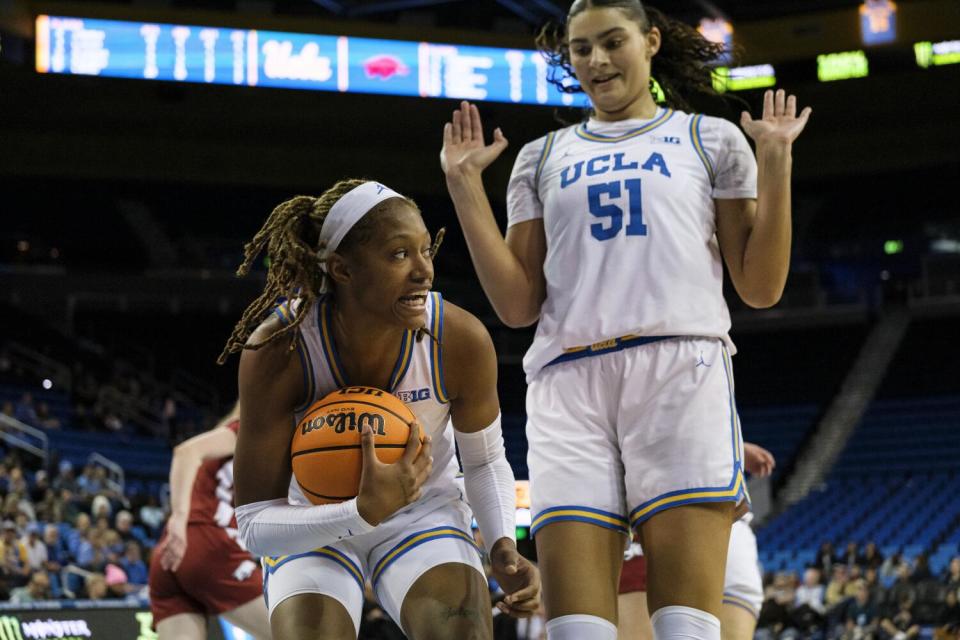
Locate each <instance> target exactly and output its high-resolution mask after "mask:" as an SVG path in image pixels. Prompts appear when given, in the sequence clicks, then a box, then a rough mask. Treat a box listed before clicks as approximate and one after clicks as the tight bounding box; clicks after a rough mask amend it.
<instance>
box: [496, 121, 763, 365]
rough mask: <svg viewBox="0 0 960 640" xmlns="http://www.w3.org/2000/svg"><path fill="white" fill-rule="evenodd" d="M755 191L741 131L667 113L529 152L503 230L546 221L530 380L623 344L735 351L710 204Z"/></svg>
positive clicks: (583, 128)
mask: <svg viewBox="0 0 960 640" xmlns="http://www.w3.org/2000/svg"><path fill="white" fill-rule="evenodd" d="M756 183H757V166H756V159H755V158H754V156H753V152H752V150H751V149H750V146H749V144H748V143H747V140H746V138H745V137H744V135H743V134H742V133H741V132H740V130H739V129H738V128H737V127H736V126H735V125H733V124H732V123H730V122H728V121H726V120H723V119H720V118H713V117H708V116H703V115H694V114H688V113H684V112H681V111H674V110H672V109H665V108H659V109H658V110H657V115H656V117H654V118H653V119H652V120H622V121H619V122H600V121H598V120H595V119H591V120H589V121H588V122H585V123H582V124H579V125H575V126H571V127H567V128H565V129H560V130H557V131H553V132H551V133H549V134H548V135H547V136H545V137H543V138H540V139H539V140H535V141H533V142H531V143H529V144H527V145H526V146H524V147H523V149H521V151H520V154H519V156H518V157H517V161H516V164H515V165H514V168H513V174H512V176H511V178H510V186H509V189H508V192H507V213H508V219H509V220H508V222H509V224H510V225H514V224H517V223H520V222H524V221H527V220H532V219H535V218H542V219H543V225H544V230H545V234H546V242H547V254H546V260H545V262H544V265H543V270H544V276H545V278H546V285H547V291H546V294H547V295H546V299H545V300H544V303H543V306H542V308H541V310H540V322H539V325H538V326H537V333H536V337H535V338H534V342H533V345H532V346H531V347H530V350H529V351H528V352H527V354H526V357H525V358H524V362H523V364H524V369H525V370H526V373H527V379H528V381H529V380H532V379H533V377H534V376H535V375H536V374H537V372H538V371H539V370H540V369H541V368H542V367H544V366H545V365H547V364H549V363H550V362H552V361H553V360H554V359H555V358H557V357H559V356H560V355H562V354H563V353H564V352H565V350H567V351H569V350H582V348H583V347H589V346H590V345H598V344H602V343H604V342H607V341H610V340H613V339H615V338H620V337H624V336H673V335H687V336H715V337H718V338H722V339H723V340H725V341H726V342H727V343H728V344H729V346H730V347H731V349H732V346H733V345H732V344H731V343H730V339H729V336H728V335H727V334H728V331H729V329H730V313H729V311H728V309H727V305H726V302H725V301H724V299H723V266H722V260H721V256H720V250H719V246H718V243H717V238H716V221H715V211H714V199H715V198H720V199H724V198H755V197H756V195H757V191H756V189H757V186H756ZM607 343H608V344H609V342H607Z"/></svg>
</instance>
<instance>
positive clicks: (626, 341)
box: [543, 336, 679, 368]
mask: <svg viewBox="0 0 960 640" xmlns="http://www.w3.org/2000/svg"><path fill="white" fill-rule="evenodd" d="M677 337H679V336H630V337H623V338H613V339H612V340H606V341H604V342H598V343H596V344H594V345H591V346H589V347H576V348H575V349H571V350H568V352H567V353H564V354H563V355H561V356H557V357H556V358H554V359H553V360H551V361H550V362H548V363H547V364H545V365H543V367H544V368H546V367H549V366H551V365H555V364H560V363H561V362H570V361H571V360H579V359H580V358H590V357H592V356H600V355H603V354H605V353H613V352H614V351H622V350H624V349H629V348H631V347H639V346H640V345H644V344H650V343H651V342H660V341H661V340H671V339H673V338H677Z"/></svg>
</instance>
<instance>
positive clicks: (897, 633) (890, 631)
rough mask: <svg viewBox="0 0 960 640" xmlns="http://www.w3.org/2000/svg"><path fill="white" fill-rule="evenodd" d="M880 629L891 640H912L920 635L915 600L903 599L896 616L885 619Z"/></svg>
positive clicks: (900, 601) (899, 603)
mask: <svg viewBox="0 0 960 640" xmlns="http://www.w3.org/2000/svg"><path fill="white" fill-rule="evenodd" d="M880 628H881V629H882V630H883V632H884V633H885V634H886V635H885V637H886V638H889V640H910V639H911V638H916V637H917V636H918V635H920V625H919V624H917V621H916V618H915V617H914V615H913V600H912V599H911V598H901V599H900V600H899V601H898V608H897V612H896V614H894V615H893V616H892V617H889V618H884V619H883V620H882V621H881V622H880Z"/></svg>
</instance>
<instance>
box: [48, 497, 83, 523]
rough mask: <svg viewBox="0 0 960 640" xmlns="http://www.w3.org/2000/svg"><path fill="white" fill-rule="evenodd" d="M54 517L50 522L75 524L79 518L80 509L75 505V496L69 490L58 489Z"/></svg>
mask: <svg viewBox="0 0 960 640" xmlns="http://www.w3.org/2000/svg"><path fill="white" fill-rule="evenodd" d="M54 515H55V517H53V518H50V520H51V521H52V522H75V521H76V519H77V518H78V517H79V516H80V507H79V506H78V505H77V500H76V494H74V493H73V492H72V491H70V489H60V490H59V496H58V497H57V501H56V503H55V504H54Z"/></svg>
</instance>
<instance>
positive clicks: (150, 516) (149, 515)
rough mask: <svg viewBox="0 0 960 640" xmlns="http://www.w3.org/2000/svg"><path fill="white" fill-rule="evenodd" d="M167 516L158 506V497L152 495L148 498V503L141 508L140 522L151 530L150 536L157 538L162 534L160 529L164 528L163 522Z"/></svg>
mask: <svg viewBox="0 0 960 640" xmlns="http://www.w3.org/2000/svg"><path fill="white" fill-rule="evenodd" d="M165 518H166V514H165V513H164V512H163V509H162V508H161V507H160V505H159V504H157V497H156V496H154V495H150V496H148V497H147V503H146V504H145V505H143V506H142V507H140V522H142V523H143V524H145V525H146V526H147V527H148V528H149V529H150V535H152V536H153V537H155V538H156V537H157V536H158V535H159V534H160V528H161V527H163V521H164V519H165Z"/></svg>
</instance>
